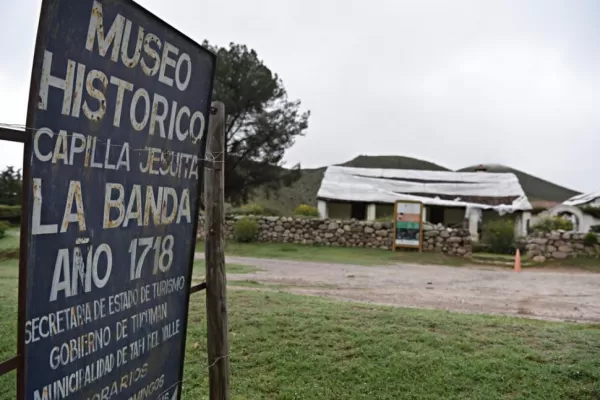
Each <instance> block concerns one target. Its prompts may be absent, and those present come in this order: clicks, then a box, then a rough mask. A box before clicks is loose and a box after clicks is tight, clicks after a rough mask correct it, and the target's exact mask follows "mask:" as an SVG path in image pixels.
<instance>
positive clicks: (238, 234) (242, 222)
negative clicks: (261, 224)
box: [233, 218, 258, 243]
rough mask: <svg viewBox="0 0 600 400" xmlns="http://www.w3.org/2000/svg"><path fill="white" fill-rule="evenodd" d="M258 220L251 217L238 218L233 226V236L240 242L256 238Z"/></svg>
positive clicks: (248, 241)
mask: <svg viewBox="0 0 600 400" xmlns="http://www.w3.org/2000/svg"><path fill="white" fill-rule="evenodd" d="M257 233H258V222H256V221H255V220H253V219H251V218H242V219H238V220H237V221H236V222H235V225H234V226H233V238H234V239H235V240H236V241H237V242H240V243H250V242H252V241H254V239H256V234H257Z"/></svg>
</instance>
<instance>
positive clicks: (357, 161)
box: [340, 156, 450, 171]
mask: <svg viewBox="0 0 600 400" xmlns="http://www.w3.org/2000/svg"><path fill="white" fill-rule="evenodd" d="M340 165H341V166H343V167H354V168H389V169H417V170H422V171H450V170H449V169H448V168H445V167H442V166H440V165H437V164H434V163H432V162H429V161H424V160H419V159H418V158H412V157H403V156H358V157H356V158H354V159H352V160H350V161H347V162H345V163H343V164H340Z"/></svg>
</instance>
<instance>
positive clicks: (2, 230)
mask: <svg viewBox="0 0 600 400" xmlns="http://www.w3.org/2000/svg"><path fill="white" fill-rule="evenodd" d="M8 228H10V225H9V224H8V222H4V221H0V239H2V238H3V237H5V236H6V231H7V230H8Z"/></svg>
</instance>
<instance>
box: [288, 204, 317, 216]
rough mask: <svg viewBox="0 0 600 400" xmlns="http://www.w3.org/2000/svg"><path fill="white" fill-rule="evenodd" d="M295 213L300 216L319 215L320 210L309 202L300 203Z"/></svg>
mask: <svg viewBox="0 0 600 400" xmlns="http://www.w3.org/2000/svg"><path fill="white" fill-rule="evenodd" d="M294 215H295V216H298V217H318V216H319V210H318V209H317V207H313V206H309V205H308V204H300V205H299V206H298V207H296V209H295V210H294Z"/></svg>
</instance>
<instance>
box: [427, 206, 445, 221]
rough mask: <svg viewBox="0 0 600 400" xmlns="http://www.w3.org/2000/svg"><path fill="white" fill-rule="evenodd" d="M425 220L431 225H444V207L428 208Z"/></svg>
mask: <svg viewBox="0 0 600 400" xmlns="http://www.w3.org/2000/svg"><path fill="white" fill-rule="evenodd" d="M427 220H428V221H429V222H431V223H432V224H443V223H444V207H440V206H429V207H428V210H427Z"/></svg>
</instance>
